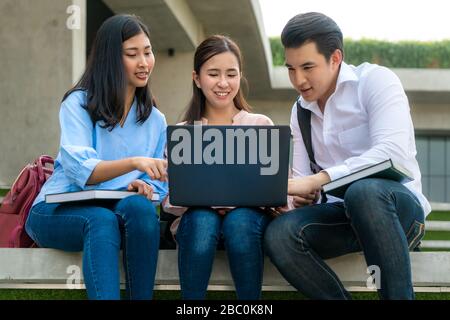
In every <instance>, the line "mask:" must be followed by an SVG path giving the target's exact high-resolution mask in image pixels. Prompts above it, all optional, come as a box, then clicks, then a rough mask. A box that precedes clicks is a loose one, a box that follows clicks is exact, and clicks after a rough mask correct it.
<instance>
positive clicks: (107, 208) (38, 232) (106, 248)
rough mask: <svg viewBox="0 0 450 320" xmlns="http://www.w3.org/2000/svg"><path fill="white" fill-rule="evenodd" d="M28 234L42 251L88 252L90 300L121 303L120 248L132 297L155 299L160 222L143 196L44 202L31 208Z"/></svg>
mask: <svg viewBox="0 0 450 320" xmlns="http://www.w3.org/2000/svg"><path fill="white" fill-rule="evenodd" d="M26 230H27V233H28V234H29V235H30V237H31V238H32V239H33V240H34V241H35V242H36V243H37V244H38V245H39V246H40V247H45V248H55V249H60V250H64V251H83V275H84V282H85V284H86V289H87V294H88V297H89V299H102V300H103V299H104V300H118V299H120V269H119V262H120V261H119V254H120V249H121V248H123V263H124V269H125V276H126V292H127V297H128V298H129V299H151V298H152V296H153V285H154V281H155V273H156V264H157V258H158V249H159V221H158V216H157V214H156V210H155V207H154V205H153V204H152V202H151V201H149V200H147V199H146V198H145V197H144V196H141V195H133V196H129V197H127V198H124V199H122V200H120V201H108V202H94V201H89V202H87V203H81V202H79V203H70V204H69V203H66V204H47V203H45V202H40V203H38V204H36V205H35V206H34V207H33V208H32V209H31V211H30V214H29V216H28V220H27V222H26ZM68 276H69V275H68Z"/></svg>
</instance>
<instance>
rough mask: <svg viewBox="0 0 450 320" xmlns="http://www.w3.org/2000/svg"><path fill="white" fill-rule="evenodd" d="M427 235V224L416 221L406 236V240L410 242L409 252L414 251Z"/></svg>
mask: <svg viewBox="0 0 450 320" xmlns="http://www.w3.org/2000/svg"><path fill="white" fill-rule="evenodd" d="M424 235H425V224H424V223H422V222H420V221H417V220H414V223H413V224H412V225H411V228H409V230H408V233H407V234H406V239H407V240H408V247H409V250H410V251H412V250H414V249H415V248H416V247H417V246H418V245H419V244H420V240H421V239H422V238H423V236H424Z"/></svg>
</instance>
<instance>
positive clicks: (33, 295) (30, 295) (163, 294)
mask: <svg viewBox="0 0 450 320" xmlns="http://www.w3.org/2000/svg"><path fill="white" fill-rule="evenodd" d="M122 293H124V292H122ZM352 297H353V299H355V300H378V295H377V293H375V292H353V293H352ZM180 298H181V297H180V292H179V291H155V293H154V299H155V300H180ZM86 299H87V296H86V292H85V290H50V289H1V290H0V300H86ZM235 299H236V295H235V293H234V292H232V291H208V294H207V300H235ZM262 299H263V300H306V298H305V297H304V296H303V295H302V294H300V293H298V292H294V291H288V292H280V291H264V292H263V293H262ZM416 299H417V300H450V293H424V292H418V293H416Z"/></svg>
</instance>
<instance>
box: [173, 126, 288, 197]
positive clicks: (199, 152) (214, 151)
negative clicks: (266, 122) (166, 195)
mask: <svg viewBox="0 0 450 320" xmlns="http://www.w3.org/2000/svg"><path fill="white" fill-rule="evenodd" d="M167 144H168V162H169V168H168V174H169V192H170V199H171V200H170V201H171V203H172V204H173V205H180V206H282V205H284V204H286V199H287V178H288V163H289V146H290V128H289V127H288V126H202V125H184V126H169V127H168V130H167Z"/></svg>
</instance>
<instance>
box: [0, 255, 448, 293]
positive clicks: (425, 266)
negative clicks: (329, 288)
mask: <svg viewBox="0 0 450 320" xmlns="http://www.w3.org/2000/svg"><path fill="white" fill-rule="evenodd" d="M411 260H412V273H413V283H414V287H415V290H416V291H417V292H450V272H449V270H450V252H411ZM0 261H1V263H0V288H40V289H43V288H46V289H50V288H54V289H82V288H84V285H83V282H82V272H81V253H68V252H62V251H59V250H55V249H42V248H34V249H12V248H0ZM327 263H328V264H329V265H330V267H331V268H332V269H333V270H334V271H335V272H336V273H337V274H338V276H339V277H340V279H342V281H343V283H344V285H345V286H346V287H347V289H348V290H350V291H373V289H370V288H367V285H366V284H367V280H368V277H369V274H368V273H367V267H366V262H365V259H364V256H363V255H362V254H361V253H355V254H348V255H345V256H342V257H339V258H334V259H330V260H327ZM76 273H77V274H76ZM78 275H80V277H81V278H78V277H77V276H78ZM74 276H75V277H74ZM76 279H80V280H81V282H79V281H77V280H76ZM122 283H124V275H123V270H122ZM208 289H209V290H234V287H233V281H232V278H231V274H230V272H229V268H228V261H227V258H226V255H225V252H224V251H218V252H217V256H216V259H215V261H214V267H213V272H212V275H211V279H210V285H209V288H208ZM155 290H179V279H178V264H177V251H176V250H160V251H159V257H158V267H157V273H156V282H155ZM263 290H269V291H291V290H294V288H293V287H292V286H290V285H289V284H288V283H287V282H286V280H284V278H283V277H282V276H281V275H280V274H279V272H278V270H276V268H275V267H274V266H273V265H272V263H271V262H270V261H269V260H268V259H267V258H266V261H265V270H264V282H263Z"/></svg>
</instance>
